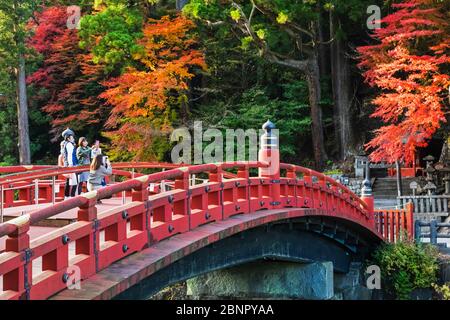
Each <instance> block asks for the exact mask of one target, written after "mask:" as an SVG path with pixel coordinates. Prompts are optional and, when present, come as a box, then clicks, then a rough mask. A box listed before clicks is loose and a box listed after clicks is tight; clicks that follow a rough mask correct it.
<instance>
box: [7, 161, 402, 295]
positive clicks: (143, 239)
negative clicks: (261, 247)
mask: <svg viewBox="0 0 450 320" xmlns="http://www.w3.org/2000/svg"><path fill="white" fill-rule="evenodd" d="M113 167H114V168H115V170H118V169H120V170H122V169H126V168H134V169H138V168H165V167H164V165H161V164H151V163H125V164H113ZM268 167H269V164H268V163H266V162H232V163H218V164H205V165H197V166H187V167H179V165H177V166H172V168H169V170H166V171H162V172H156V173H152V174H149V175H143V174H142V175H140V174H137V175H135V176H134V178H133V176H130V179H129V180H127V181H124V182H120V183H115V184H112V185H110V186H107V187H105V188H102V189H100V190H98V191H95V192H89V193H86V194H83V195H81V196H77V197H75V198H71V199H69V200H66V201H62V202H57V203H55V204H54V205H52V206H48V207H46V208H43V209H40V210H37V211H35V212H33V213H31V214H26V215H23V216H20V217H18V218H15V219H12V220H10V221H7V222H5V223H3V224H0V237H4V236H6V237H7V240H6V250H5V252H3V253H0V275H2V277H3V291H0V299H45V298H48V297H51V296H53V295H54V294H55V293H57V292H60V291H61V290H64V289H65V288H66V286H67V279H68V277H69V274H68V272H67V270H68V267H70V266H72V267H73V266H75V267H77V268H79V270H80V276H81V279H82V280H83V281H84V286H86V285H87V284H88V283H90V281H94V282H95V279H97V278H96V277H100V274H101V272H102V270H107V268H113V267H114V268H116V271H118V270H117V268H119V267H120V266H121V264H120V263H121V261H123V260H122V259H124V258H130V259H131V258H132V257H133V256H136V254H134V253H138V252H141V253H143V252H146V250H147V251H148V250H150V251H151V250H154V249H155V248H157V246H163V247H164V246H165V245H167V242H169V241H173V240H174V239H177V238H176V237H181V236H183V235H191V236H192V233H193V232H194V233H195V232H196V231H197V230H202V229H201V228H213V227H214V226H215V224H219V225H221V224H227V223H231V224H233V223H237V224H236V225H234V226H233V228H234V229H233V228H232V230H234V231H233V232H234V233H238V232H240V231H242V230H244V229H249V228H250V227H255V226H256V225H258V224H259V225H263V224H266V223H270V222H272V221H278V220H283V219H284V220H285V219H293V218H298V217H303V216H311V219H312V218H313V217H319V216H321V217H327V218H326V219H327V220H329V221H341V222H342V221H345V222H346V223H347V224H350V225H353V226H357V228H355V230H356V231H357V235H359V236H357V237H356V239H358V240H357V241H363V242H364V239H372V242H376V241H381V240H382V239H383V237H385V236H386V233H385V232H387V231H388V229H386V230H385V231H384V225H386V219H385V218H384V217H382V216H376V215H374V209H373V202H370V201H366V200H365V199H360V198H359V197H358V196H356V195H355V194H354V193H353V192H351V191H350V190H349V189H347V188H346V187H345V186H343V185H341V184H339V183H338V182H336V181H335V180H333V179H331V178H329V177H327V176H325V175H323V174H322V173H319V172H316V171H314V170H310V169H307V168H303V167H299V166H295V165H289V164H281V165H280V166H279V168H280V169H281V170H278V173H277V175H275V176H273V175H270V174H264V173H261V172H264V170H263V169H264V168H268ZM84 170H86V168H83V167H77V168H39V169H38V170H31V171H28V172H27V170H24V171H26V172H23V173H18V174H15V175H13V176H10V175H8V176H5V177H0V184H1V185H2V186H3V185H5V184H14V183H20V182H22V181H24V180H27V179H28V180H33V179H41V178H45V177H56V176H59V175H61V174H67V173H69V172H82V171H84ZM256 170H259V174H258V175H256V176H255V175H254V174H255V172H256ZM280 173H281V174H280ZM123 175H124V176H127V175H128V174H123ZM193 175H199V176H204V177H206V180H205V181H206V182H203V183H200V184H196V183H192V180H191V178H192V176H193ZM161 181H171V183H172V189H171V190H168V191H165V190H159V191H158V192H153V193H152V192H150V191H149V188H150V184H152V183H160V182H161ZM122 192H128V193H129V195H130V196H131V202H129V203H126V204H123V205H117V206H116V207H114V208H112V209H111V210H109V211H107V212H101V213H98V212H97V208H96V205H97V200H100V199H104V198H108V197H111V196H114V195H117V194H120V193H122ZM369 200H370V199H369ZM2 201H3V198H2ZM371 204H372V206H371ZM72 209H76V210H78V213H77V219H76V221H75V222H73V223H71V224H69V225H67V226H65V227H62V228H58V229H57V230H55V231H52V232H50V233H48V234H45V235H43V236H41V237H39V238H37V239H33V240H32V241H30V237H29V234H28V231H29V229H30V226H33V225H35V224H37V223H39V222H41V221H42V220H45V219H47V218H49V217H53V216H55V215H58V214H60V213H62V212H65V211H67V210H72ZM270 217H272V218H270ZM399 217H400V216H399ZM407 218H408V217H406V216H405V217H402V221H400V218H399V220H398V221H399V226H405V227H407V226H408V223H410V222H411V221H409V222H408V220H407ZM246 219H249V220H248V221H246ZM261 219H262V220H261ZM271 219H272V220H271ZM255 221H259V223H256V222H255ZM390 221H391V222H392V221H394V220H390ZM383 223H384V225H383ZM216 227H217V226H216ZM319 227H320V228H324V229H323V230H321V231H320V232H321V233H322V234H323V235H325V234H327V232H328V233H330V234H333V232H332V231H330V230H332V228H331V229H330V228H329V226H328V227H327V226H323V225H322V226H320V225H319ZM324 230H325V231H324ZM327 230H328V231H327ZM408 230H410V229H408ZM316 231H317V230H316ZM394 231H395V232H398V231H399V228H396V229H395V230H394V229H392V228H391V229H389V232H394ZM339 232H340V231H339V230H337V231H336V233H335V234H336V235H337V234H339ZM102 233H103V235H104V236H103V240H102V238H101V236H100V235H101V234H102ZM340 233H341V234H342V232H340ZM344 234H345V232H344ZM211 237H212V239H216V238H215V237H218V235H217V233H212V234H211ZM332 238H333V237H332ZM338 238H339V236H337V237H336V238H335V239H334V238H333V239H334V240H333V241H337V239H338ZM209 240H211V239H209ZM216 240H217V239H216ZM204 241H206V240H204ZM344 242H345V241H344ZM333 243H334V242H333ZM70 244H74V246H75V250H74V251H75V255H74V256H72V257H69V245H70ZM343 246H344V247H346V250H350V249H351V247H350V246H349V245H348V244H347V245H346V244H345V243H344V244H343ZM133 254H134V255H133ZM38 258H40V259H42V266H43V273H42V274H40V275H39V276H33V273H32V268H31V265H32V263H33V261H35V260H36V259H38ZM170 259H172V258H170ZM163 261H164V260H163ZM170 261H172V260H170ZM164 263H165V262H164ZM164 263H163V264H164ZM105 272H106V271H105ZM119 274H120V272H119ZM91 289H92V292H93V293H94V295H95V289H94V288H91ZM66 291H67V290H66ZM66 291H64V292H66ZM106 292H107V293H106V296H108V294H110V297H113V296H115V295H111V292H109V293H108V291H106Z"/></svg>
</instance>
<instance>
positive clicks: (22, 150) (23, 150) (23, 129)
mask: <svg viewBox="0 0 450 320" xmlns="http://www.w3.org/2000/svg"><path fill="white" fill-rule="evenodd" d="M18 62H19V63H18V67H17V68H16V69H15V71H16V72H15V73H16V79H17V123H18V127H19V143H18V146H19V158H20V164H30V163H31V156H30V136H29V127H28V101H27V86H26V82H25V58H24V56H23V54H22V53H19V61H18Z"/></svg>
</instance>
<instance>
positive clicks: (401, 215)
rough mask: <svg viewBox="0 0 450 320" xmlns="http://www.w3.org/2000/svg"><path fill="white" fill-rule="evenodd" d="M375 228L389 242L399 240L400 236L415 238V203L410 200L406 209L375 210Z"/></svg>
mask: <svg viewBox="0 0 450 320" xmlns="http://www.w3.org/2000/svg"><path fill="white" fill-rule="evenodd" d="M374 219H375V228H376V230H377V231H378V233H379V234H380V235H382V236H383V238H384V239H385V240H386V241H388V242H397V241H398V240H399V239H400V237H402V236H404V235H403V234H402V233H406V236H407V237H409V238H411V239H414V205H413V204H412V203H411V202H409V203H407V204H405V206H404V209H388V210H380V209H378V210H375V214H374Z"/></svg>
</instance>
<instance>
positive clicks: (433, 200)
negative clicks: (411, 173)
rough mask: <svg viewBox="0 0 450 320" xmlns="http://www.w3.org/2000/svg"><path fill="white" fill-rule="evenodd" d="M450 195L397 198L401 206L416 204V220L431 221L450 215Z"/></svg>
mask: <svg viewBox="0 0 450 320" xmlns="http://www.w3.org/2000/svg"><path fill="white" fill-rule="evenodd" d="M449 201H450V195H445V194H444V195H421V196H413V195H406V196H401V197H397V203H398V205H399V206H404V205H405V204H406V203H408V202H412V203H413V204H414V216H415V219H416V220H423V221H431V220H434V219H439V218H441V217H447V216H448V215H449V206H448V202H449Z"/></svg>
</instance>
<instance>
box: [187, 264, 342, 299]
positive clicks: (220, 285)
mask: <svg viewBox="0 0 450 320" xmlns="http://www.w3.org/2000/svg"><path fill="white" fill-rule="evenodd" d="M333 279H334V278H333V263H332V262H316V263H309V264H301V263H293V262H278V261H257V262H252V263H248V264H244V265H241V266H236V267H232V268H228V269H223V270H219V271H213V272H210V273H207V274H204V275H201V276H198V277H196V278H192V279H189V280H187V295H188V296H191V297H193V298H238V299H239V298H242V299H253V298H255V299H261V298H271V299H314V300H324V299H331V298H333V296H334V285H333Z"/></svg>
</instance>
